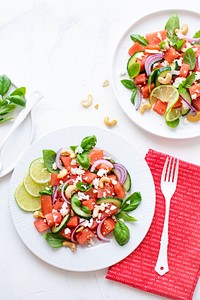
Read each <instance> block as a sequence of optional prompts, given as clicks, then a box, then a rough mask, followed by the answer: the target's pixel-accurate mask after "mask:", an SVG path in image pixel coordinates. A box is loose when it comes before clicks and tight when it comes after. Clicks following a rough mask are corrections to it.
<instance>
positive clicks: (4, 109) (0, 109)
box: [0, 103, 16, 116]
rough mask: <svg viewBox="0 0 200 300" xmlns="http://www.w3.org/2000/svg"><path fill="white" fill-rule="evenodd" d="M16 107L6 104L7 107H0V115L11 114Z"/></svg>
mask: <svg viewBox="0 0 200 300" xmlns="http://www.w3.org/2000/svg"><path fill="white" fill-rule="evenodd" d="M15 107H16V105H15V104H12V103H10V104H7V105H3V106H1V107H0V115H1V116H3V115H5V114H7V113H10V112H12V111H13V110H14V109H15Z"/></svg>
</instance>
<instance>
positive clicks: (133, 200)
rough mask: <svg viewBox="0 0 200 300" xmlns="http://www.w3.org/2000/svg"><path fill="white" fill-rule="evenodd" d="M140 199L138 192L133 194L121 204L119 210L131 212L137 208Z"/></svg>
mask: <svg viewBox="0 0 200 300" xmlns="http://www.w3.org/2000/svg"><path fill="white" fill-rule="evenodd" d="M141 201H142V197H141V194H140V192H134V193H133V194H131V195H130V196H129V197H128V198H127V199H125V200H124V201H123V203H122V206H121V210H123V211H132V210H134V209H136V208H137V207H138V205H139V204H140V203H141Z"/></svg>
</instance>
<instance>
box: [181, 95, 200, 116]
mask: <svg viewBox="0 0 200 300" xmlns="http://www.w3.org/2000/svg"><path fill="white" fill-rule="evenodd" d="M180 98H181V100H183V101H184V103H185V104H187V105H188V107H189V108H190V109H191V111H192V112H196V109H195V108H194V106H192V105H191V104H190V103H189V102H187V100H185V98H183V96H181V95H180Z"/></svg>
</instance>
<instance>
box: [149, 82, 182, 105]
mask: <svg viewBox="0 0 200 300" xmlns="http://www.w3.org/2000/svg"><path fill="white" fill-rule="evenodd" d="M157 99H159V100H161V101H163V102H167V103H168V106H167V110H169V109H171V108H172V107H173V106H174V104H175V103H176V102H177V101H178V99H179V92H178V90H177V88H175V87H174V86H173V85H159V86H157V87H155V88H154V89H153V90H152V92H151V94H150V102H151V103H154V102H155V101H156V100H157Z"/></svg>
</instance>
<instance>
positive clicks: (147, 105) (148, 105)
mask: <svg viewBox="0 0 200 300" xmlns="http://www.w3.org/2000/svg"><path fill="white" fill-rule="evenodd" d="M151 108H152V105H151V103H149V102H145V103H143V104H142V105H141V106H140V113H141V114H142V115H143V114H144V112H145V110H150V109H151Z"/></svg>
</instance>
